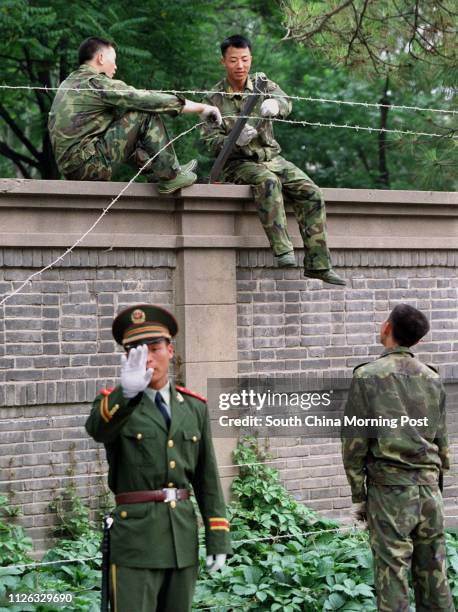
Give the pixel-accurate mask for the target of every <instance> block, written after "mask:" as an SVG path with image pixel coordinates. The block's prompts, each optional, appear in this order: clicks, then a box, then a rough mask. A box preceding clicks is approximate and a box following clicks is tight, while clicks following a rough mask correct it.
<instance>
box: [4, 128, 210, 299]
mask: <svg viewBox="0 0 458 612" xmlns="http://www.w3.org/2000/svg"><path fill="white" fill-rule="evenodd" d="M203 123H204V122H200V123H196V124H195V125H193V126H192V127H191V128H189V129H188V130H185V131H184V132H181V134H178V136H175V138H172V139H171V140H169V142H168V143H167V144H166V145H164V146H163V147H162V148H161V149H159V151H158V152H157V153H155V154H154V155H153V157H150V158H149V159H148V160H147V161H146V162H145V163H144V164H143V166H142V167H141V168H140V169H139V170H138V172H136V173H135V174H134V176H133V177H132V178H131V179H130V181H129V182H128V183H127V184H126V185H125V186H124V187H123V188H122V189H121V191H120V192H119V193H118V195H117V196H116V197H114V198H113V199H112V200H111V202H110V204H109V205H108V206H107V207H106V208H105V209H104V210H103V211H102V213H101V214H100V215H99V216H98V218H97V219H96V220H95V221H94V223H93V224H92V225H91V227H90V228H89V229H88V230H86V231H85V232H84V234H83V235H82V236H80V237H79V238H78V240H77V241H76V242H75V243H74V244H73V245H72V246H71V247H69V248H68V249H67V250H66V251H65V252H64V253H63V254H62V255H59V257H57V258H56V259H55V260H54V261H52V262H51V263H50V264H48V265H47V266H45V267H44V268H42V269H41V270H38V271H37V272H34V273H33V274H31V275H30V276H29V277H28V278H26V280H25V281H24V282H23V283H22V284H21V285H20V286H19V287H18V288H17V289H15V290H14V291H12V292H11V293H8V294H7V295H6V296H5V297H4V298H3V299H2V300H1V301H0V306H3V304H5V303H6V302H7V301H8V300H9V299H11V298H12V297H13V296H14V295H17V294H18V293H20V292H21V291H22V289H24V287H26V286H27V285H28V284H29V283H30V281H31V280H32V279H33V278H35V277H37V276H40V274H42V273H43V272H46V270H49V269H50V268H52V267H53V266H55V265H56V264H57V263H59V262H60V261H62V260H63V259H64V258H65V257H66V256H67V255H69V254H70V253H71V252H72V251H73V250H74V249H75V248H76V247H77V246H78V245H79V244H80V243H81V242H82V241H83V240H84V239H85V238H86V236H88V235H89V234H90V233H91V232H92V230H94V229H95V227H96V226H97V225H98V224H99V223H100V221H101V220H102V219H103V217H104V216H105V215H106V214H107V213H108V211H109V210H110V209H111V208H112V206H114V205H115V204H116V202H117V201H118V200H119V198H120V197H121V196H122V195H123V194H124V193H125V192H126V191H127V190H128V189H129V187H130V186H131V185H132V183H133V182H134V181H135V179H136V178H137V177H139V176H140V174H141V173H142V172H143V170H145V168H147V167H148V166H149V165H150V163H151V162H152V161H153V160H154V159H156V157H157V156H158V155H159V154H160V153H162V151H164V150H165V149H166V148H167V147H169V146H170V145H171V144H172V143H174V142H176V141H177V140H178V139H179V138H182V137H183V136H186V135H187V134H189V133H190V132H192V131H193V130H195V129H196V128H198V127H200V126H201V125H203Z"/></svg>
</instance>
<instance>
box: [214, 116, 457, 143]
mask: <svg viewBox="0 0 458 612" xmlns="http://www.w3.org/2000/svg"><path fill="white" fill-rule="evenodd" d="M239 117H243V118H245V119H257V120H260V121H266V120H269V121H279V122H280V123H290V124H292V125H302V126H304V127H306V126H311V127H327V128H334V129H347V130H356V131H360V130H361V131H362V132H380V133H382V132H383V133H386V134H403V135H408V136H429V137H433V138H450V139H452V140H455V139H458V135H457V136H455V135H447V134H438V133H437V132H416V131H413V130H399V129H394V128H393V129H389V128H374V127H370V126H366V125H349V124H348V123H333V122H331V123H322V122H321V121H306V120H305V119H302V120H298V119H297V120H294V119H281V118H280V117H258V116H256V115H223V119H225V118H229V119H238V118H239ZM452 132H453V134H454V132H455V131H454V130H452Z"/></svg>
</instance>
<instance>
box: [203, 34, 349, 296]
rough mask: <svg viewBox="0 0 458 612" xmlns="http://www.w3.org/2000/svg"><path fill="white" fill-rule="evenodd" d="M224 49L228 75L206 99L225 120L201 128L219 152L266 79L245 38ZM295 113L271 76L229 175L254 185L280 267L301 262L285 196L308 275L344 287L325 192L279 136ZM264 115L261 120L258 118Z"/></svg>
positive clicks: (230, 40)
mask: <svg viewBox="0 0 458 612" xmlns="http://www.w3.org/2000/svg"><path fill="white" fill-rule="evenodd" d="M221 53H222V58H221V63H222V64H223V65H224V67H225V69H226V78H225V79H223V80H222V81H220V82H219V83H217V84H216V85H215V86H214V87H212V91H215V92H216V93H212V94H209V95H208V96H207V97H206V98H205V101H206V102H208V103H209V104H212V105H215V106H217V107H218V108H219V109H220V111H221V113H222V115H223V116H224V117H223V123H222V124H221V125H220V126H217V125H206V126H204V128H202V137H203V139H204V140H205V141H206V143H207V145H208V147H209V148H210V150H211V152H212V153H213V154H214V155H215V156H217V155H218V153H219V152H220V150H221V149H222V147H223V145H224V142H225V139H226V136H227V135H228V134H229V133H230V131H231V130H232V128H233V126H234V124H235V122H236V120H237V116H238V115H239V114H240V111H241V109H242V107H243V105H244V103H245V99H246V98H247V96H248V95H249V94H250V93H252V92H253V89H254V84H255V83H256V79H257V78H258V77H262V78H264V79H265V78H266V77H265V75H264V74H263V73H256V74H250V73H249V71H250V67H251V44H250V42H249V41H248V40H247V39H246V38H244V37H243V36H231V37H229V38H227V39H226V40H225V41H224V42H223V43H222V44H221ZM219 92H221V93H219ZM226 94H229V95H226ZM290 112H291V102H290V101H289V100H288V98H287V97H286V94H285V93H284V92H283V91H282V90H281V89H280V87H278V85H276V84H275V83H274V82H273V81H270V80H268V86H267V93H266V94H265V95H260V96H259V100H258V102H257V103H256V106H255V107H254V110H253V111H252V116H253V119H250V120H249V121H248V122H247V124H246V125H245V127H244V129H243V131H242V133H241V134H240V136H239V138H238V140H237V142H236V146H235V147H234V149H233V151H232V153H231V155H230V157H229V159H228V161H227V163H226V166H225V168H224V177H225V179H226V180H227V181H230V182H234V183H239V184H248V185H253V190H254V198H255V203H256V206H257V210H258V214H259V218H260V220H261V223H262V225H263V227H264V231H265V233H266V236H267V238H268V239H269V242H270V245H271V248H272V250H273V253H274V256H275V259H276V262H277V265H279V266H280V267H294V266H295V265H296V259H295V257H294V251H293V244H292V242H291V239H290V237H289V235H288V229H287V221H286V214H285V207H284V203H283V196H286V197H287V198H288V200H289V201H290V202H291V203H292V205H293V210H294V214H295V216H296V219H297V222H298V225H299V230H300V233H301V236H302V240H303V243H304V248H305V257H304V274H305V276H306V277H310V278H318V279H321V280H323V281H325V282H328V283H333V284H337V285H345V281H344V280H343V279H342V278H340V277H339V276H338V275H337V274H336V272H335V271H334V270H333V269H332V264H331V256H330V253H329V249H328V247H327V235H326V212H325V205H324V201H323V197H322V194H321V191H320V190H319V188H318V187H317V186H316V185H315V184H314V183H313V181H312V180H311V179H310V178H309V177H308V176H307V175H306V174H305V173H304V172H303V171H302V170H300V169H299V168H297V167H296V166H295V165H294V164H292V163H291V162H288V161H287V160H286V159H284V158H283V157H281V156H280V151H281V149H280V145H279V144H278V142H277V141H276V140H275V139H274V134H273V129H272V121H271V119H272V117H279V118H283V117H286V116H287V115H288V114H289V113H290ZM259 116H260V117H261V119H255V117H259Z"/></svg>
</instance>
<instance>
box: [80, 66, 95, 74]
mask: <svg viewBox="0 0 458 612" xmlns="http://www.w3.org/2000/svg"><path fill="white" fill-rule="evenodd" d="M77 70H78V71H80V72H90V73H91V74H100V73H99V72H97V70H96V69H95V68H94V66H91V65H90V64H81V66H80V67H79V68H78V69H77Z"/></svg>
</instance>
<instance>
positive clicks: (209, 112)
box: [200, 104, 223, 125]
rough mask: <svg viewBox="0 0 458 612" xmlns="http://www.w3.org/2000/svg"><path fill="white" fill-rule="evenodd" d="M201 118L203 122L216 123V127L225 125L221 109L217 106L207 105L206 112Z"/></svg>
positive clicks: (201, 114)
mask: <svg viewBox="0 0 458 612" xmlns="http://www.w3.org/2000/svg"><path fill="white" fill-rule="evenodd" d="M200 118H201V119H202V121H208V122H209V123H216V125H221V124H222V123H223V118H222V117H221V113H220V110H219V108H218V107H217V106H210V104H206V105H205V108H204V110H203V111H202V112H201V113H200Z"/></svg>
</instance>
